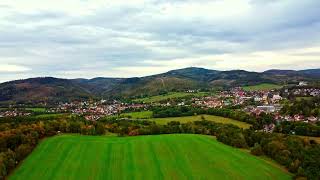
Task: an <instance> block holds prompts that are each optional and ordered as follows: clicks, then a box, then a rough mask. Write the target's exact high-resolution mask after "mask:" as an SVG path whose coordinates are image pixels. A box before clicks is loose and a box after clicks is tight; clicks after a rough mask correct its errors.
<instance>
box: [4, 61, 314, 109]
mask: <svg viewBox="0 0 320 180" xmlns="http://www.w3.org/2000/svg"><path fill="white" fill-rule="evenodd" d="M301 80H305V81H318V80H320V69H310V70H301V71H294V70H268V71H264V72H261V73H259V72H248V71H244V70H231V71H217V70H210V69H204V68H196V67H190V68H184V69H177V70H172V71H169V72H166V73H162V74H156V75H152V76H145V77H133V78H104V77H98V78H93V79H58V78H53V77H44V78H30V79H25V80H16V81H10V82H5V83H2V84H0V102H23V103H25V102H59V101H69V100H74V99H90V98H102V97H103V98H116V97H131V96H144V95H157V94H159V93H163V92H167V91H183V90H188V89H211V88H216V87H222V88H223V87H234V86H248V85H257V84H261V83H273V84H279V85H283V84H288V83H298V82H299V81H301Z"/></svg>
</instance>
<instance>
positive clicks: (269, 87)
mask: <svg viewBox="0 0 320 180" xmlns="http://www.w3.org/2000/svg"><path fill="white" fill-rule="evenodd" d="M282 87H283V86H280V85H277V84H270V83H262V84H258V85H254V86H244V87H242V88H243V89H244V90H245V91H262V90H265V91H269V90H272V89H281V88H282Z"/></svg>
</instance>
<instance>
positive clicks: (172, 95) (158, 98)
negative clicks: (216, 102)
mask: <svg viewBox="0 0 320 180" xmlns="http://www.w3.org/2000/svg"><path fill="white" fill-rule="evenodd" d="M210 94H212V93H208V92H196V93H186V92H170V93H167V94H164V95H158V96H151V97H146V98H139V99H135V100H134V101H136V102H144V103H152V102H159V101H163V100H167V99H172V98H181V97H186V96H195V97H201V96H206V95H210Z"/></svg>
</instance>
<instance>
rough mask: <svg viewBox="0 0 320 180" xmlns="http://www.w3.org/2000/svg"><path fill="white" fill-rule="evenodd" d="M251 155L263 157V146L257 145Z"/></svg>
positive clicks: (252, 149)
mask: <svg viewBox="0 0 320 180" xmlns="http://www.w3.org/2000/svg"><path fill="white" fill-rule="evenodd" d="M251 154H253V155H255V156H261V155H263V150H262V148H261V145H260V144H259V143H255V144H254V146H253V147H252V148H251Z"/></svg>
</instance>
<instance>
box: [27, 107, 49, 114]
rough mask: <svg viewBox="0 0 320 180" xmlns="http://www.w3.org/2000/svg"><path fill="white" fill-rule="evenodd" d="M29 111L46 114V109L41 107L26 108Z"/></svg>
mask: <svg viewBox="0 0 320 180" xmlns="http://www.w3.org/2000/svg"><path fill="white" fill-rule="evenodd" d="M26 110H28V111H33V112H41V113H42V112H46V108H40V107H34V108H26Z"/></svg>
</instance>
